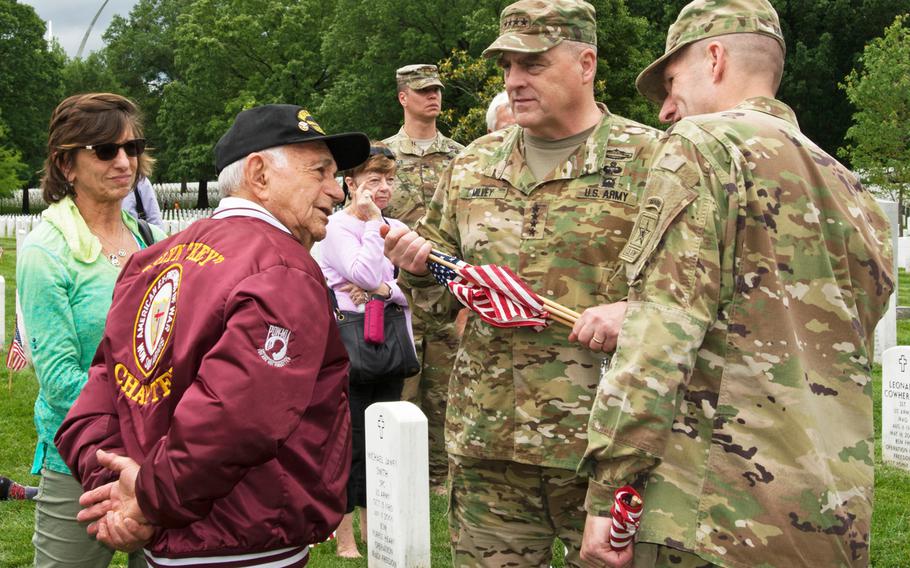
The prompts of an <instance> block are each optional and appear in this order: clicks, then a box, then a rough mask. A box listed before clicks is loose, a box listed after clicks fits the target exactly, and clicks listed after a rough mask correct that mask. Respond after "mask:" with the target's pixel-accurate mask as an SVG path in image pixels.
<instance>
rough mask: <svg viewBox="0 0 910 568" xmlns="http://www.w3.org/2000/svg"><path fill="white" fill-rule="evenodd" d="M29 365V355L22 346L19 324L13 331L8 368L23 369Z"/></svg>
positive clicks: (7, 355) (7, 359)
mask: <svg viewBox="0 0 910 568" xmlns="http://www.w3.org/2000/svg"><path fill="white" fill-rule="evenodd" d="M27 365H28V356H26V354H25V347H23V346H22V336H21V335H20V334H19V325H18V324H17V325H16V331H15V332H14V333H13V340H12V341H11V342H10V344H9V353H7V354H6V368H7V369H9V370H10V371H21V370H22V369H24V368H25V367H26V366H27Z"/></svg>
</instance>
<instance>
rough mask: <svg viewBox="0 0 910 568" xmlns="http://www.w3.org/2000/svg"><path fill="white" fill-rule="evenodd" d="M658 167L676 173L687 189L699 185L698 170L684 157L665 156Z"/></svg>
mask: <svg viewBox="0 0 910 568" xmlns="http://www.w3.org/2000/svg"><path fill="white" fill-rule="evenodd" d="M657 167H658V168H660V169H662V170H667V171H670V172H673V173H675V174H676V177H678V178H679V180H680V181H681V182H682V183H683V185H684V186H686V187H695V185H696V184H697V183H698V178H699V175H698V170H697V169H696V168H695V166H694V165H693V164H692V163H690V162H689V161H688V160H686V159H685V158H683V157H682V156H664V157H663V158H661V160H660V162H658V163H657Z"/></svg>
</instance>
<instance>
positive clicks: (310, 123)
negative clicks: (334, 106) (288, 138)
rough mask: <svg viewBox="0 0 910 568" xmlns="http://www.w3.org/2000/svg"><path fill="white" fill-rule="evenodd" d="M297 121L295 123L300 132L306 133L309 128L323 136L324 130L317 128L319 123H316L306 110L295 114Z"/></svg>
mask: <svg viewBox="0 0 910 568" xmlns="http://www.w3.org/2000/svg"><path fill="white" fill-rule="evenodd" d="M297 119H298V120H299V121H300V122H298V123H297V127H298V128H300V130H303V131H304V132H307V131H308V130H309V129H310V128H312V129H313V130H315V131H316V132H318V133H320V134H322V135H323V136H325V130H323V129H322V127H321V126H319V123H317V122H316V119H315V118H313V115H311V114H310V112H309V111H308V110H306V109H301V110H300V112H298V113H297Z"/></svg>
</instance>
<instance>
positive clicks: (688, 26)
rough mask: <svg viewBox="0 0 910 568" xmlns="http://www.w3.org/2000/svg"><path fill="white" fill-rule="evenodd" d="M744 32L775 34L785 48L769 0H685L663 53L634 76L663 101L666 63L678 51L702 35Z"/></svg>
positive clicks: (645, 90) (646, 93)
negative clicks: (692, 0)
mask: <svg viewBox="0 0 910 568" xmlns="http://www.w3.org/2000/svg"><path fill="white" fill-rule="evenodd" d="M741 33H757V34H764V35H766V36H770V37H773V38H774V39H776V40H777V41H778V42H779V43H780V47H781V49H783V50H784V51H786V45H785V44H784V35H783V32H781V27H780V20H779V19H778V17H777V12H776V11H775V10H774V7H773V6H771V3H770V2H768V0H695V1H694V2H690V3H689V4H686V6H685V7H683V9H682V10H681V11H680V12H679V17H677V18H676V22H674V23H673V25H672V26H670V30H669V31H668V32H667V45H666V48H665V50H664V54H663V55H662V56H661V57H660V58H659V59H657V61H655V62H654V63H652V64H651V65H648V67H647V68H646V69H645V70H644V71H642V72H641V74H639V75H638V79H636V80H635V86H636V87H637V88H638V92H639V93H641V94H642V95H644V96H645V97H647V98H648V99H650V100H652V101H654V102H656V103H661V102H663V100H664V99H665V98H666V97H667V91H666V89H664V77H663V72H664V66H665V65H666V64H667V63H668V62H669V61H670V58H671V57H673V55H674V54H675V53H677V52H678V51H679V50H681V49H682V48H684V47H685V46H687V45H689V44H691V43H695V42H696V41H699V40H702V39H706V38H710V37H716V36H722V35H727V34H741Z"/></svg>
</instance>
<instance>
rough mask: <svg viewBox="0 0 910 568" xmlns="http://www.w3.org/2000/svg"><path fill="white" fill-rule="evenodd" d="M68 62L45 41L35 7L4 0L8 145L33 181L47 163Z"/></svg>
mask: <svg viewBox="0 0 910 568" xmlns="http://www.w3.org/2000/svg"><path fill="white" fill-rule="evenodd" d="M63 60H64V55H63V52H62V50H60V48H59V46H50V47H49V46H48V44H47V42H46V41H45V39H44V22H43V21H42V20H41V18H39V17H38V14H36V13H35V9H34V8H32V7H31V6H27V5H25V4H19V3H18V2H15V1H14V0H0V112H2V113H3V117H4V120H5V122H6V127H7V128H8V132H7V138H6V145H7V148H8V149H10V151H12V152H18V153H19V155H20V156H21V160H22V161H23V162H24V163H25V164H26V166H27V170H26V171H27V172H28V173H27V175H26V180H27V181H28V183H31V184H35V183H37V181H38V171H39V170H40V169H41V164H42V163H43V162H44V157H45V153H46V149H45V146H46V144H47V125H48V121H49V120H50V115H51V111H53V109H54V107H55V106H56V105H57V103H58V102H60V99H61V98H62V97H61V93H62V90H61V79H60V69H61V67H62V66H63Z"/></svg>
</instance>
